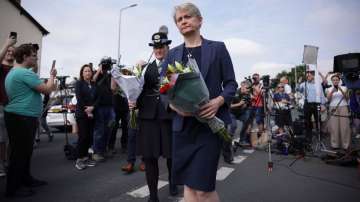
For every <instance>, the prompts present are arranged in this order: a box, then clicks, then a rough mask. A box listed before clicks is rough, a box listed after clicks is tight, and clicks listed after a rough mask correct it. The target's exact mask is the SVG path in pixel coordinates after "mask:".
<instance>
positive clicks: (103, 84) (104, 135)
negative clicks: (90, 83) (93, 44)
mask: <svg viewBox="0 0 360 202" xmlns="http://www.w3.org/2000/svg"><path fill="white" fill-rule="evenodd" d="M112 64H114V63H113V61H112V60H111V58H103V59H102V60H101V62H100V65H99V68H98V69H97V71H96V73H95V75H94V78H93V80H94V82H96V98H95V103H94V108H95V112H94V116H95V126H94V140H93V150H94V154H93V160H95V161H97V162H101V161H104V160H105V157H104V155H105V152H106V146H107V143H108V140H109V137H110V134H111V129H112V126H113V124H114V119H115V114H114V109H113V99H112V95H113V93H112V90H111V75H110V73H109V72H108V71H109V70H110V69H111V67H112Z"/></svg>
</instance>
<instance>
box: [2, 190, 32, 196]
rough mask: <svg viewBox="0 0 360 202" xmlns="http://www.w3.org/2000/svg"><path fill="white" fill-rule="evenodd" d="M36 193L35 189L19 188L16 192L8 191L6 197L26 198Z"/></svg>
mask: <svg viewBox="0 0 360 202" xmlns="http://www.w3.org/2000/svg"><path fill="white" fill-rule="evenodd" d="M34 194H35V191H34V190H32V189H29V188H27V189H26V188H19V189H18V190H16V191H14V192H6V193H5V197H9V198H25V197H30V196H33V195H34Z"/></svg>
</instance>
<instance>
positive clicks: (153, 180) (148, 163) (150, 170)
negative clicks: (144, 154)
mask: <svg viewBox="0 0 360 202" xmlns="http://www.w3.org/2000/svg"><path fill="white" fill-rule="evenodd" d="M144 162H145V175H146V182H147V185H148V188H149V192H150V199H153V200H155V201H156V200H158V181H159V163H158V159H157V158H145V159H144ZM166 164H167V168H168V172H169V185H171V184H172V183H171V181H170V180H171V166H172V163H171V159H170V158H168V159H166Z"/></svg>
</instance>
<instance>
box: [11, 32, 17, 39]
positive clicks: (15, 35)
mask: <svg viewBox="0 0 360 202" xmlns="http://www.w3.org/2000/svg"><path fill="white" fill-rule="evenodd" d="M9 37H10V38H13V39H16V38H17V33H16V32H10V35H9Z"/></svg>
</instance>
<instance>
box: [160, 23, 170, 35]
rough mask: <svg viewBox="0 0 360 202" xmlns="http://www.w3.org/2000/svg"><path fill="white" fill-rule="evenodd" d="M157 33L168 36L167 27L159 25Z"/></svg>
mask: <svg viewBox="0 0 360 202" xmlns="http://www.w3.org/2000/svg"><path fill="white" fill-rule="evenodd" d="M159 32H161V33H164V34H166V35H168V33H169V29H168V27H167V26H166V25H161V26H160V28H159Z"/></svg>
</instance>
